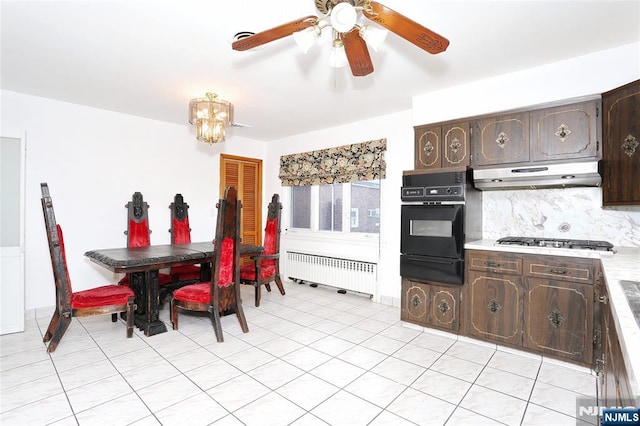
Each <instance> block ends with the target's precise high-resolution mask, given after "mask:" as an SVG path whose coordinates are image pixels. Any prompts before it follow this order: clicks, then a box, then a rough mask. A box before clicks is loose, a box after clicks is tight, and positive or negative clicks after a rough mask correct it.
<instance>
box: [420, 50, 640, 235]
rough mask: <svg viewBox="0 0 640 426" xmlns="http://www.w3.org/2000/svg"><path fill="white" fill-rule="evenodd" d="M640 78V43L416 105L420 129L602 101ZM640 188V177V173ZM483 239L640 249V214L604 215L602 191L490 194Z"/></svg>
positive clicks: (430, 96) (431, 96) (424, 98)
mask: <svg viewBox="0 0 640 426" xmlns="http://www.w3.org/2000/svg"><path fill="white" fill-rule="evenodd" d="M639 78H640V43H634V44H630V45H626V46H622V47H619V48H616V49H610V50H605V51H601V52H596V53H592V54H590V55H585V56H581V57H578V58H574V59H571V60H567V61H562V62H557V63H554V64H549V65H545V66H542V67H537V68H532V69H528V70H524V71H521V72H517V73H512V74H508V75H504V76H499V77H495V78H490V79H486V80H481V81H476V82H473V83H469V84H465V85H462V86H458V87H454V88H451V89H445V90H441V91H438V92H433V93H427V94H424V95H421V96H416V97H415V98H414V99H413V107H414V108H413V123H414V125H419V124H428V123H435V122H439V121H445V120H451V119H457V118H464V117H470V116H475V115H481V114H488V113H492V112H499V111H504V110H508V109H515V108H521V107H528V106H532V105H537V104H541V103H547V102H553V101H558V100H563V99H571V98H578V97H583V96H588V95H594V94H600V93H603V92H606V91H608V90H611V89H613V88H616V87H619V86H622V85H623V84H626V83H629V82H631V81H634V80H637V79H639ZM636 172H637V175H636V177H635V178H636V180H640V170H638V171H636ZM483 217H484V223H483V237H484V238H488V239H495V238H499V237H503V236H507V235H514V236H523V235H524V236H532V237H556V238H572V239H589V238H591V239H603V240H607V241H610V242H611V243H613V244H614V245H619V246H627V247H636V246H640V229H639V228H638V224H639V223H640V207H623V208H618V209H606V210H603V209H602V190H601V189H600V188H587V189H580V188H570V189H566V190H561V189H552V190H520V191H491V192H485V193H484V194H483Z"/></svg>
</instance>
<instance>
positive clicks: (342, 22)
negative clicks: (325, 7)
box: [330, 3, 358, 33]
mask: <svg viewBox="0 0 640 426" xmlns="http://www.w3.org/2000/svg"><path fill="white" fill-rule="evenodd" d="M357 19H358V14H357V13H356V9H355V8H354V7H353V6H351V5H350V4H349V3H338V4H336V5H335V6H333V8H332V9H331V16H330V20H331V26H332V27H333V29H334V30H336V31H337V32H339V33H346V32H347V31H351V29H352V28H353V26H354V25H355V24H356V20H357Z"/></svg>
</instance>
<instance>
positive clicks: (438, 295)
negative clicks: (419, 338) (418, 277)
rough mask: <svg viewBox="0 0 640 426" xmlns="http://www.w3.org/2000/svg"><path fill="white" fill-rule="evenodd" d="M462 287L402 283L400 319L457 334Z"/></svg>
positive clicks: (404, 280) (429, 283)
mask: <svg viewBox="0 0 640 426" xmlns="http://www.w3.org/2000/svg"><path fill="white" fill-rule="evenodd" d="M460 288H461V286H459V285H448V284H442V283H435V282H434V283H431V282H419V281H414V280H410V279H407V278H403V279H402V295H401V303H402V309H401V311H400V318H401V319H402V320H403V321H407V322H411V323H413V324H417V325H420V326H423V327H435V328H440V329H443V330H448V331H455V332H457V331H458V329H459V324H460V317H459V316H460Z"/></svg>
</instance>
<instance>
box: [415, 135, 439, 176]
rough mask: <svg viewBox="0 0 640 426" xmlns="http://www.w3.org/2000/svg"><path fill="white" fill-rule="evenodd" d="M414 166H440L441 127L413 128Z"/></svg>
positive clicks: (420, 167) (433, 167)
mask: <svg viewBox="0 0 640 426" xmlns="http://www.w3.org/2000/svg"><path fill="white" fill-rule="evenodd" d="M414 132H415V156H414V158H415V161H414V163H415V168H416V169H435V168H440V167H442V158H441V151H440V150H441V144H442V142H441V139H442V136H441V135H442V133H441V127H440V125H437V126H427V127H425V126H420V127H416V128H415V130H414Z"/></svg>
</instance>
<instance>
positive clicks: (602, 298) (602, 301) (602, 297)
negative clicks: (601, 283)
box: [598, 296, 609, 305]
mask: <svg viewBox="0 0 640 426" xmlns="http://www.w3.org/2000/svg"><path fill="white" fill-rule="evenodd" d="M598 301H600V302H601V303H604V304H605V305H606V304H607V302H609V298H608V297H607V296H600V297H598Z"/></svg>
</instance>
